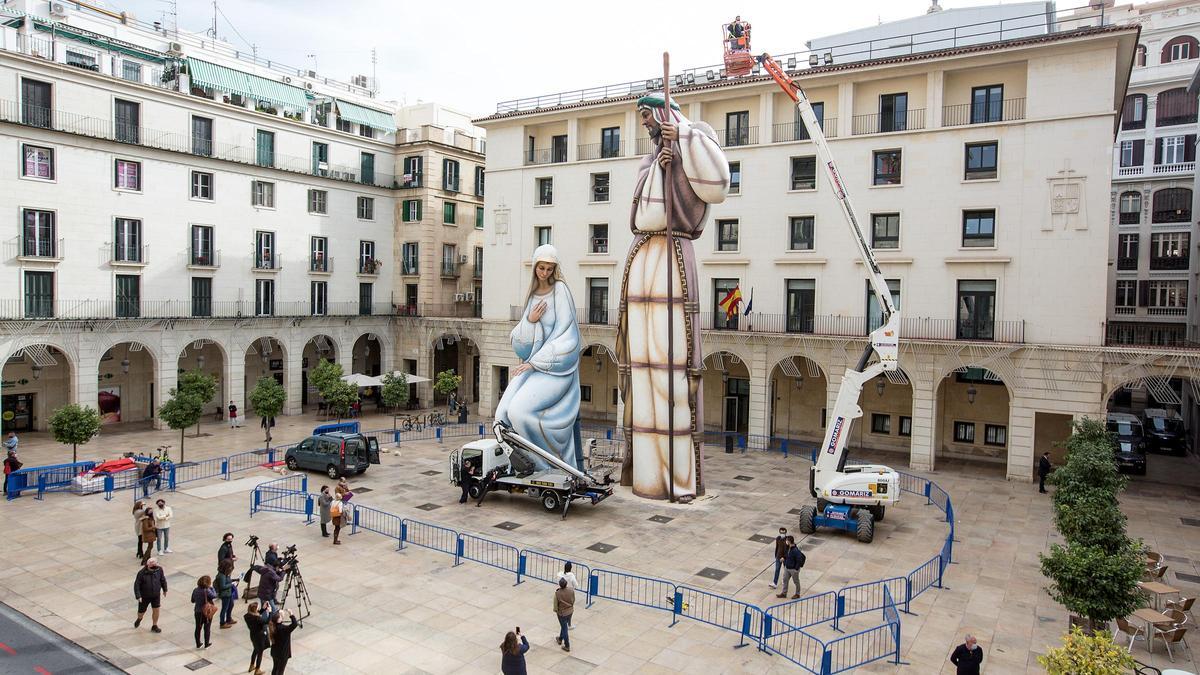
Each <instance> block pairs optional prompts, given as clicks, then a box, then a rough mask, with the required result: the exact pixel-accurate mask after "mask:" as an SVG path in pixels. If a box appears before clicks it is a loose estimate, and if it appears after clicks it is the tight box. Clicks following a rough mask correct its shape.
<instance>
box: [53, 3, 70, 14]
mask: <svg viewBox="0 0 1200 675" xmlns="http://www.w3.org/2000/svg"><path fill="white" fill-rule="evenodd" d="M66 15H67V6H66V5H64V4H63V3H61V2H52V3H50V16H66Z"/></svg>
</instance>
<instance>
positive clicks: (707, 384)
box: [700, 349, 756, 434]
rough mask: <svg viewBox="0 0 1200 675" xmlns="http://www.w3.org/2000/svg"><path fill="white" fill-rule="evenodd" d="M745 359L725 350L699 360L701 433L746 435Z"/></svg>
mask: <svg viewBox="0 0 1200 675" xmlns="http://www.w3.org/2000/svg"><path fill="white" fill-rule="evenodd" d="M754 376H755V373H754V371H753V369H752V363H751V361H750V360H749V359H746V358H745V357H743V356H741V355H740V354H738V353H736V352H734V351H733V350H729V349H714V350H713V351H712V352H710V353H709V354H706V355H705V357H704V360H703V361H701V370H700V379H701V382H702V383H703V392H704V401H703V412H704V419H703V420H702V423H703V430H705V431H733V432H737V433H741V434H748V433H750V407H751V406H752V405H755V403H756V402H754V401H752V400H751V386H750V385H751V378H753V377H754Z"/></svg>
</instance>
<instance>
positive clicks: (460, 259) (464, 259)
mask: <svg viewBox="0 0 1200 675" xmlns="http://www.w3.org/2000/svg"><path fill="white" fill-rule="evenodd" d="M458 264H459V265H466V264H467V256H466V255H465V254H464V255H460V256H458Z"/></svg>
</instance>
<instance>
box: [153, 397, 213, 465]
mask: <svg viewBox="0 0 1200 675" xmlns="http://www.w3.org/2000/svg"><path fill="white" fill-rule="evenodd" d="M169 393H170V395H171V398H169V399H167V402H166V403H163V405H162V408H159V410H158V416H159V417H161V418H162V421H164V422H166V423H167V426H168V427H170V428H172V429H178V430H179V461H180V462H183V461H184V460H183V438H184V432H185V431H186V430H187V428H188V427H190V426H192V425H193V424H197V423H199V422H200V416H201V415H203V414H204V401H203V400H201V399H200V398H199V397H197V396H196V395H195V394H194V393H192V392H189V391H184V390H182V389H172V390H171V391H170V392H169Z"/></svg>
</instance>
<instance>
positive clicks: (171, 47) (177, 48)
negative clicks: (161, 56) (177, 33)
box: [167, 42, 183, 56]
mask: <svg viewBox="0 0 1200 675" xmlns="http://www.w3.org/2000/svg"><path fill="white" fill-rule="evenodd" d="M167 53H168V54H170V55H172V56H178V55H180V54H182V53H183V45H181V44H179V43H178V42H168V43H167Z"/></svg>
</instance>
